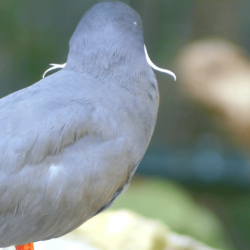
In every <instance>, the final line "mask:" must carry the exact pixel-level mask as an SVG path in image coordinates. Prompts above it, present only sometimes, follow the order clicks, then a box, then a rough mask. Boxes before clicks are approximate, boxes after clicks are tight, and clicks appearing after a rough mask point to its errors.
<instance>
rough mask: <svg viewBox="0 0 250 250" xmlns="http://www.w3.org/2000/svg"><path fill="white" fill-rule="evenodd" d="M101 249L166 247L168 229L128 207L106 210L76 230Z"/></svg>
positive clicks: (143, 249)
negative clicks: (129, 209) (127, 208)
mask: <svg viewBox="0 0 250 250" xmlns="http://www.w3.org/2000/svg"><path fill="white" fill-rule="evenodd" d="M75 234H80V235H82V238H83V240H84V241H85V242H87V243H88V244H89V245H92V246H94V247H96V248H98V249H101V250H165V249H166V247H167V236H168V229H167V228H166V226H165V225H164V224H163V223H161V222H160V221H157V220H150V219H146V218H143V217H141V216H139V215H137V214H135V213H133V212H131V211H128V210H119V211H106V212H104V213H101V214H99V215H98V216H96V217H94V218H92V219H91V220H89V221H87V222H86V223H85V224H84V225H83V226H81V227H80V228H78V229H77V230H76V231H75Z"/></svg>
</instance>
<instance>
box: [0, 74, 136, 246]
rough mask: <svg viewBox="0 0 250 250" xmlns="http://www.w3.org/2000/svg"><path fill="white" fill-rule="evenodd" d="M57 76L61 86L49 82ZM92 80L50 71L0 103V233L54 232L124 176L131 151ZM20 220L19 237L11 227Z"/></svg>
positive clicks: (107, 195)
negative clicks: (50, 74)
mask: <svg viewBox="0 0 250 250" xmlns="http://www.w3.org/2000/svg"><path fill="white" fill-rule="evenodd" d="M55 75H57V77H55ZM58 75H59V76H60V77H59V79H61V80H62V81H64V82H66V83H67V85H65V84H64V85H61V86H60V88H59V87H58V84H55V81H58ZM84 84H85V85H86V86H85V87H81V88H80V85H82V86H84ZM93 85H94V82H93V81H92V82H91V80H90V79H87V78H86V77H82V78H79V77H76V76H75V79H74V77H73V76H71V77H69V76H68V74H64V73H63V72H62V73H60V72H58V73H56V74H54V75H52V76H50V77H47V78H46V79H44V80H42V81H40V82H38V83H37V84H35V85H32V86H31V87H29V88H27V89H24V90H21V91H18V92H16V93H13V94H11V95H9V96H7V97H5V98H3V99H1V100H0V138H1V139H0V152H1V154H0V235H4V233H3V232H4V231H6V232H7V231H8V230H12V231H11V232H10V234H12V235H15V237H16V240H17V242H16V243H18V239H20V240H21V239H23V238H25V237H26V238H25V239H27V240H28V241H29V240H30V241H34V240H41V239H45V238H51V237H56V236H60V235H62V234H64V233H65V232H67V231H69V230H72V229H74V228H76V227H77V226H78V225H80V224H81V223H83V222H84V221H85V220H87V219H88V218H90V217H92V216H93V215H94V214H95V213H96V212H97V211H98V210H100V209H101V208H102V207H103V206H105V204H107V203H108V202H110V201H111V199H112V197H113V195H114V194H115V192H116V191H117V190H119V189H120V188H122V186H123V185H124V184H125V183H126V182H127V181H128V177H129V172H128V168H131V169H133V167H134V166H133V165H135V164H136V163H133V161H131V159H130V158H131V148H129V147H127V146H128V145H127V139H126V138H122V137H119V136H117V133H116V129H117V128H118V127H119V124H116V121H115V119H112V118H109V114H111V113H112V112H111V109H112V104H111V105H110V106H109V107H107V108H104V107H103V106H105V103H102V99H101V98H100V97H101V95H104V96H105V90H104V89H99V91H98V90H96V91H95V87H94V86H93ZM87 86H89V87H87ZM100 88H101V87H100ZM93 91H95V92H94V93H93ZM102 91H104V92H103V93H101V92H102ZM93 96H94V97H93ZM83 97H84V98H83ZM103 99H105V98H103ZM113 108H114V107H113ZM100 109H101V110H100ZM110 116H112V115H110ZM121 117H122V114H121ZM65 216H66V217H67V216H68V218H69V220H65ZM10 218H11V219H10ZM21 223H26V230H27V232H26V234H27V235H26V234H25V231H20V229H18V230H17V231H15V227H17V226H18V225H19V226H21V225H20V224H21ZM64 226H65V227H64ZM34 227H39V230H38V229H37V228H35V229H34ZM28 228H30V229H28ZM59 228H60V230H59ZM29 230H33V231H34V232H35V233H34V234H33V236H32V238H29V235H32V233H30V232H29ZM18 235H20V237H19V236H18ZM2 237H4V236H2ZM3 240H4V238H1V236H0V242H3ZM5 240H6V238H5ZM6 242H7V241H6ZM5 245H7V244H5ZM0 246H1V244H0Z"/></svg>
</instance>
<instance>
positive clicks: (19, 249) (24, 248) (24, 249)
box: [16, 243, 34, 250]
mask: <svg viewBox="0 0 250 250" xmlns="http://www.w3.org/2000/svg"><path fill="white" fill-rule="evenodd" d="M16 250H34V244H33V243H28V244H24V245H21V246H16Z"/></svg>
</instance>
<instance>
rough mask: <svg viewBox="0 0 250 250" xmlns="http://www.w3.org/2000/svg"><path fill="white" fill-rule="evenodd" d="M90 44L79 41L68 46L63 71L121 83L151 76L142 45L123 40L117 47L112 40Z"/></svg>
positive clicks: (127, 83) (128, 82) (102, 80)
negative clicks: (106, 42)
mask: <svg viewBox="0 0 250 250" xmlns="http://www.w3.org/2000/svg"><path fill="white" fill-rule="evenodd" d="M93 43H94V44H93ZM93 43H87V42H85V43H81V44H80V43H78V44H76V46H75V47H73V48H72V47H71V48H70V52H69V56H68V60H67V64H66V67H65V70H70V71H74V72H79V73H85V74H88V75H91V76H92V77H94V78H96V79H98V80H99V81H101V82H106V83H109V84H112V83H114V84H119V85H122V86H128V85H129V84H133V83H134V82H138V81H141V82H145V81H146V80H148V78H151V77H153V72H152V70H151V68H150V66H149V65H148V64H147V61H146V60H145V54H144V50H143V46H140V47H141V48H140V49H138V48H136V47H134V48H131V47H129V45H126V43H124V46H120V45H119V47H118V46H116V45H115V44H112V43H109V44H102V45H101V46H100V44H96V42H95V41H94V42H93ZM144 78H145V79H144ZM128 87H129V86H128ZM133 87H134V86H133Z"/></svg>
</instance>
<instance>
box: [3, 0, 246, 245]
mask: <svg viewBox="0 0 250 250" xmlns="http://www.w3.org/2000/svg"><path fill="white" fill-rule="evenodd" d="M98 2H102V1H93V0H92V1H90V0H84V1H83V0H71V1H63V0H43V1H29V0H22V1H19V0H11V1H10V0H1V1H0V97H3V96H5V95H7V94H9V93H11V92H13V91H16V90H18V89H21V88H24V87H27V86H29V85H31V84H33V83H34V82H37V81H39V80H40V79H41V76H42V74H43V72H44V71H45V70H46V69H47V68H48V67H49V66H48V65H49V63H58V64H62V63H64V62H65V61H66V58H67V53H68V42H69V39H70V37H71V35H72V33H73V31H74V29H75V27H76V25H77V23H78V22H79V20H80V18H81V17H82V15H83V13H84V12H85V11H87V10H88V9H89V8H90V7H91V6H92V5H94V4H95V3H98ZM123 2H125V3H127V4H129V5H130V6H132V7H133V8H134V9H135V10H136V11H137V12H138V13H139V14H140V15H141V18H142V21H143V26H144V37H145V44H146V46H147V50H148V53H149V56H150V57H151V60H152V61H153V62H154V63H155V64H156V65H157V66H159V67H162V68H167V69H170V70H172V71H174V72H175V73H176V74H177V82H174V81H173V79H172V78H171V77H170V76H168V75H164V74H161V73H158V72H156V76H157V79H158V83H159V90H160V97H161V100H160V108H159V114H158V120H157V125H156V128H155V132H154V135H153V138H152V141H151V144H150V147H149V149H148V151H147V153H146V155H145V157H144V159H143V161H142V162H141V164H140V166H139V168H138V171H137V177H136V178H134V180H133V183H132V184H131V187H130V189H129V190H128V191H127V192H126V193H125V194H124V195H123V196H121V197H120V198H118V199H117V202H115V204H114V207H113V208H121V207H122V208H130V209H132V210H134V211H137V212H139V213H140V214H142V215H145V216H147V217H150V218H158V219H161V220H162V221H163V222H164V223H166V225H168V226H169V227H170V228H171V229H172V230H174V231H176V232H177V233H181V234H186V235H190V236H192V237H194V238H195V239H197V240H200V241H203V242H204V243H206V244H208V245H210V246H212V247H215V248H221V249H231V250H233V249H241V250H245V249H250V157H249V156H250V140H249V139H250V61H249V57H248V53H249V51H250V15H249V9H250V1H249V0H237V1H236V0H186V1H184V0H164V1H163V0H157V1H156V0H143V1H142V0H127V1H123Z"/></svg>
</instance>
